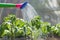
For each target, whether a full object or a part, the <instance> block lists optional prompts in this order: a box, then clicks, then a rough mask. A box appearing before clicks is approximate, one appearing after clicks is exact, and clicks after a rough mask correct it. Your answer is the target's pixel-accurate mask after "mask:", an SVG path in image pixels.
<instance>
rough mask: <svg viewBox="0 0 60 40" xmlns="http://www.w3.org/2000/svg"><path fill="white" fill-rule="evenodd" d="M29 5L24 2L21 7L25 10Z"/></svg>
mask: <svg viewBox="0 0 60 40" xmlns="http://www.w3.org/2000/svg"><path fill="white" fill-rule="evenodd" d="M27 3H28V2H24V3H22V5H21V7H20V9H23V8H25V7H26V6H27Z"/></svg>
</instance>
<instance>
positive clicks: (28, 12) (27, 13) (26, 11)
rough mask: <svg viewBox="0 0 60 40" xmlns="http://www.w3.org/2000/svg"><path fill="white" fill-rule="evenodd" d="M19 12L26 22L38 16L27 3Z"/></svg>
mask: <svg viewBox="0 0 60 40" xmlns="http://www.w3.org/2000/svg"><path fill="white" fill-rule="evenodd" d="M21 11H22V15H23V19H25V20H27V21H30V20H31V19H32V18H34V16H37V15H38V14H37V12H36V11H35V9H34V8H33V7H32V6H31V5H30V4H29V3H28V4H27V6H26V7H25V8H23V9H22V10H21Z"/></svg>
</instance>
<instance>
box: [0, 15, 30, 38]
mask: <svg viewBox="0 0 60 40" xmlns="http://www.w3.org/2000/svg"><path fill="white" fill-rule="evenodd" d="M30 34H31V27H30V26H29V25H28V23H27V22H26V21H24V20H23V19H19V18H16V16H15V15H9V16H8V17H5V18H4V22H3V23H2V24H1V26H0V37H4V36H8V37H12V38H13V37H25V35H26V36H29V35H30Z"/></svg>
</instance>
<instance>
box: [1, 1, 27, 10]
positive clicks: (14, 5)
mask: <svg viewBox="0 0 60 40" xmlns="http://www.w3.org/2000/svg"><path fill="white" fill-rule="evenodd" d="M27 3H28V2H24V3H20V4H13V3H0V8H8V7H16V8H20V9H23V8H24V7H25V6H26V5H27Z"/></svg>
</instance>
